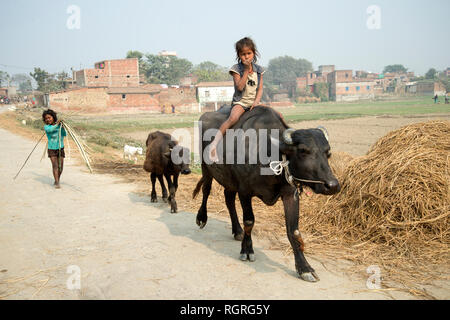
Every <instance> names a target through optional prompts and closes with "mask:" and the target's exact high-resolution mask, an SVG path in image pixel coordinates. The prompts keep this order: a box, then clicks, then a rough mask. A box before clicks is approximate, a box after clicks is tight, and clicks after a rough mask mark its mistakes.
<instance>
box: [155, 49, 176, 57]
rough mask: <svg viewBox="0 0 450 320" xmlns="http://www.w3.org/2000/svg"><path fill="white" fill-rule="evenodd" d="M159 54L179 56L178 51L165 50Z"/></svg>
mask: <svg viewBox="0 0 450 320" xmlns="http://www.w3.org/2000/svg"><path fill="white" fill-rule="evenodd" d="M158 55H160V56H164V57H169V56H173V57H176V56H177V52H176V51H167V50H163V51H161V52H160V53H158Z"/></svg>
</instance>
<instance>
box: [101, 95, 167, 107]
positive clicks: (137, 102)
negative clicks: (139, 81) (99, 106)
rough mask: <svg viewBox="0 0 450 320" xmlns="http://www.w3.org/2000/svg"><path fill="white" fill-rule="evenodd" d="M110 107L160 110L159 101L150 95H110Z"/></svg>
mask: <svg viewBox="0 0 450 320" xmlns="http://www.w3.org/2000/svg"><path fill="white" fill-rule="evenodd" d="M108 105H109V107H111V108H117V107H122V108H137V107H147V108H148V107H151V108H154V109H155V110H159V101H158V100H157V99H155V98H154V97H152V96H151V95H150V94H140V93H139V94H136V93H134V94H130V93H127V94H125V93H123V94H109V103H108Z"/></svg>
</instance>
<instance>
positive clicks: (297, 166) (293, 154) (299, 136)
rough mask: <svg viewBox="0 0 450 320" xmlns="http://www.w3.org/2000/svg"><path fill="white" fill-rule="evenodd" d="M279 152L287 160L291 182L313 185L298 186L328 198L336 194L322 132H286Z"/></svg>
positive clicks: (329, 153)
mask: <svg viewBox="0 0 450 320" xmlns="http://www.w3.org/2000/svg"><path fill="white" fill-rule="evenodd" d="M280 151H281V153H283V154H285V155H286V157H287V159H288V160H289V171H290V173H291V175H292V176H293V177H294V178H297V179H303V180H310V181H317V182H316V183H314V182H302V183H303V184H305V185H307V186H308V187H310V188H311V189H312V190H313V191H314V192H315V193H320V194H326V195H331V194H335V193H337V192H339V191H340V188H341V187H340V185H339V181H338V180H337V179H336V177H335V176H334V175H333V173H332V172H331V168H330V165H329V163H328V159H329V158H330V156H331V152H330V145H329V143H328V133H327V132H326V130H325V128H323V127H319V128H317V129H301V130H294V129H286V130H285V131H284V132H283V134H282V138H281V141H280Z"/></svg>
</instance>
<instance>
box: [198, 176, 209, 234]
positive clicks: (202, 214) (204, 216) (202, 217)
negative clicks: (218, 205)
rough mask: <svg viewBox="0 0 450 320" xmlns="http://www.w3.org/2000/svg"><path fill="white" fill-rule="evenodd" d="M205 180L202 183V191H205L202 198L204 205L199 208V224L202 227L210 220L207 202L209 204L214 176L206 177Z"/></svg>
mask: <svg viewBox="0 0 450 320" xmlns="http://www.w3.org/2000/svg"><path fill="white" fill-rule="evenodd" d="M203 177H204V178H205V182H203V185H202V193H203V199H202V205H201V207H200V209H198V213H197V219H196V222H197V225H198V226H199V227H200V229H203V228H204V227H205V226H206V222H207V221H208V213H207V204H208V197H209V194H210V192H211V184H212V178H211V177H205V176H203Z"/></svg>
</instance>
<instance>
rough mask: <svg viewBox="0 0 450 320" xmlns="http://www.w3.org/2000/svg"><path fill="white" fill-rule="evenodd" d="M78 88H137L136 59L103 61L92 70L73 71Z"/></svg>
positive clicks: (137, 71)
mask: <svg viewBox="0 0 450 320" xmlns="http://www.w3.org/2000/svg"><path fill="white" fill-rule="evenodd" d="M73 77H74V81H75V82H76V85H77V86H78V87H139V62H138V59H137V58H131V59H116V60H104V61H101V62H97V63H96V64H95V68H94V69H83V70H79V71H74V74H73Z"/></svg>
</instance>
